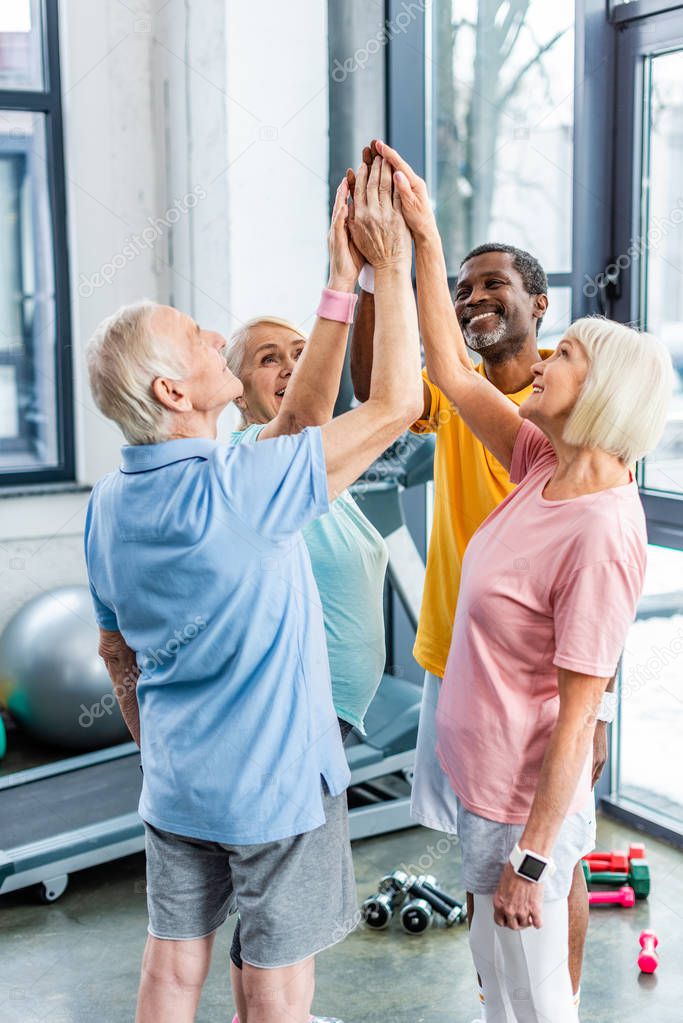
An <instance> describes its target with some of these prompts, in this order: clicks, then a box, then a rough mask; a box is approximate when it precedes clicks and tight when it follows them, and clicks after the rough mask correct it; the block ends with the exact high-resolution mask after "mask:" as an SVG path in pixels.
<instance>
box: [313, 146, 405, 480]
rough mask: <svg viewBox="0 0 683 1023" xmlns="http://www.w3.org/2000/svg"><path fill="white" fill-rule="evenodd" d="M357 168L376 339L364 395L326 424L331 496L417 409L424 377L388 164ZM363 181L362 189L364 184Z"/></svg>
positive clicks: (360, 222)
mask: <svg viewBox="0 0 683 1023" xmlns="http://www.w3.org/2000/svg"><path fill="white" fill-rule="evenodd" d="M363 168H364V165H361V168H360V169H359V172H358V180H357V183H356V194H355V204H354V205H355V213H354V216H355V219H356V221H357V223H358V226H359V227H360V228H361V229H362V231H361V233H359V234H358V237H359V239H362V241H361V244H362V245H363V253H364V255H365V256H366V258H367V259H368V261H369V262H371V263H372V264H373V266H374V267H375V312H376V319H375V343H374V360H373V366H372V377H371V381H370V391H369V395H368V400H367V402H365V404H364V405H362V406H361V407H360V408H357V409H354V410H353V411H351V412H347V413H346V414H345V415H343V416H340V417H339V418H338V419H335V420H333V421H332V422H331V423H328V425H327V426H325V427H323V445H324V449H325V461H326V466H327V476H328V490H329V493H330V496H331V497H334V496H336V495H337V494H338V493H339V492H340V491H341V490H343V489H344V488H345V487H347V486H349V484H350V483H353V482H354V480H356V479H358V477H359V476H360V475H361V473H363V472H364V471H365V469H367V467H368V466H369V465H371V463H372V462H373V461H374V460H375V458H377V457H378V456H379V455H380V454H382V452H383V451H384V450H385V449H386V448H387V447H388V445H389V444H390V443H391V442H392V441H394V440H395V439H396V438H397V437H399V436H400V434H401V433H402V432H403V431H404V430H405V429H406V428H407V427H408V426H409V425H410V424H411V423H412V422H413V421H414V420H415V419H416V418H418V417H419V415H420V411H421V408H422V380H421V376H420V343H419V335H418V329H417V311H416V309H415V299H414V296H413V288H412V282H411V278H410V260H411V252H410V236H409V234H408V231H407V229H406V227H405V223H404V221H403V218H402V216H401V213H400V201H399V200H398V197H397V196H396V195H395V194H394V195H393V197H392V178H391V168H390V166H389V164H387V163H386V162H382V161H381V160H379V159H378V160H377V161H375V163H374V165H373V168H372V171H371V173H370V178H369V180H368V175H367V168H366V169H365V170H364V169H363ZM366 189H367V192H366Z"/></svg>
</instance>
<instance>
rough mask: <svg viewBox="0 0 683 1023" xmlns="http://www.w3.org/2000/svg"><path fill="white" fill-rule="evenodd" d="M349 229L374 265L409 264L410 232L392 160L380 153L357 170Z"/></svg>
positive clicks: (380, 266) (365, 255)
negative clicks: (389, 161)
mask: <svg viewBox="0 0 683 1023" xmlns="http://www.w3.org/2000/svg"><path fill="white" fill-rule="evenodd" d="M349 229H350V231H351V238H352V240H353V242H354V244H355V245H356V247H357V248H358V249H359V251H360V252H361V253H362V255H363V256H364V258H365V259H366V260H367V262H368V263H371V264H372V266H374V267H375V269H380V268H382V267H385V266H391V265H392V264H406V263H407V264H410V261H411V259H412V247H411V241H410V232H409V231H408V228H407V226H406V222H405V220H404V219H403V215H402V213H401V200H400V198H399V195H398V192H397V191H396V189H394V188H393V187H392V169H391V164H389V163H388V162H387V161H386V160H383V159H382V158H381V157H379V156H377V157H376V158H375V159H374V160H373V162H372V167H371V168H370V169H369V168H368V166H367V164H366V163H365V162H363V163H362V164H361V165H360V167H359V168H358V170H357V171H356V175H355V181H354V188H353V204H352V206H351V217H350V220H349Z"/></svg>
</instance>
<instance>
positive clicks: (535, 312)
mask: <svg viewBox="0 0 683 1023" xmlns="http://www.w3.org/2000/svg"><path fill="white" fill-rule="evenodd" d="M547 308H548V298H547V295H530V294H529V293H528V291H527V290H526V288H525V286H524V281H523V279H522V276H521V274H520V273H519V271H518V270H516V269H515V266H514V256H513V255H512V254H511V253H509V252H486V253H482V254H481V255H479V256H473V257H472V258H471V259H468V260H467V262H466V263H463V265H462V267H461V268H460V273H459V275H458V281H457V284H456V286H455V313H456V316H457V317H458V322H459V323H460V327H461V329H462V332H463V337H464V338H465V344H466V345H467V346H468V348H471V349H472V350H473V351H476V352H481V353H482V355H483V357H484V358H486V359H491V360H493V359H496V358H497V359H500V358H503V357H506V356H508V357H509V356H510V355H513V354H516V352H517V351H519V350H520V349H521V348H522V346H523V345H524V344H525V343H526V342H527V341H528V340H530V339H531V340H532V341H533V342H534V343H535V338H536V324H537V322H538V320H539V319H540V318H541V317H542V316H543V314H544V313H545V311H546V309H547Z"/></svg>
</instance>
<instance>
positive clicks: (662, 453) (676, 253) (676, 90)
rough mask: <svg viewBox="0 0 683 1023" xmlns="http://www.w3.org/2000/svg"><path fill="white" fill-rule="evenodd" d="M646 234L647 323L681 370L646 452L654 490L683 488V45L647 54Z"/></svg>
mask: <svg viewBox="0 0 683 1023" xmlns="http://www.w3.org/2000/svg"><path fill="white" fill-rule="evenodd" d="M643 72H644V85H645V89H644V92H645V99H644V110H643V115H644V122H645V124H644V131H643V154H642V161H641V173H642V212H641V232H640V234H641V237H642V238H647V239H649V245H648V246H647V248H646V249H645V251H644V254H643V261H642V266H641V282H640V287H641V316H642V320H643V325H644V326H645V329H646V330H649V331H651V332H652V333H653V334H655V335H657V337H659V338H661V339H662V341H664V343H665V344H666V345H667V346H668V348H669V351H670V352H671V357H672V359H673V363H674V368H675V370H676V390H675V393H674V397H673V401H672V404H671V409H670V412H669V422H668V424H667V428H666V431H665V433H664V437H663V438H662V441H661V443H660V445H659V447H658V448H657V450H656V451H654V452H653V453H652V454H651V455H650V456H648V457H647V458H646V459H645V464H644V467H643V469H644V471H643V484H644V486H645V487H646V488H647V489H648V490H659V491H664V492H669V493H673V494H683V294H682V293H681V266H682V265H683V198H681V195H680V161H681V154H682V153H683V146H682V139H681V132H680V125H681V118H683V50H673V51H671V52H670V53H663V54H659V55H657V56H654V55H653V56H648V57H646V58H645V63H644V69H643Z"/></svg>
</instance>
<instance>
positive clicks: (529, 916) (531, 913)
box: [493, 863, 543, 931]
mask: <svg viewBox="0 0 683 1023" xmlns="http://www.w3.org/2000/svg"><path fill="white" fill-rule="evenodd" d="M493 910H494V913H493V919H494V921H495V922H496V923H497V924H498V926H499V927H509V928H510V929H511V930H513V931H521V930H523V929H524V928H525V927H542V926H543V918H542V910H543V884H542V883H541V884H534V883H533V882H532V881H526V880H525V879H524V878H523V877H520V876H519V874H515V872H514V870H513V869H512V864H511V863H506V864H505V866H504V867H503V873H502V874H501V875H500V881H499V882H498V888H497V889H496V894H495V895H494V896H493Z"/></svg>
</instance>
